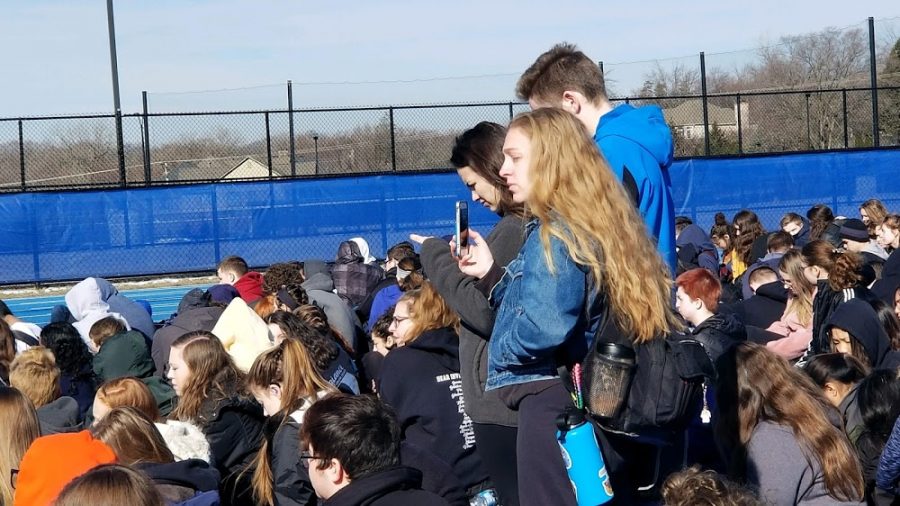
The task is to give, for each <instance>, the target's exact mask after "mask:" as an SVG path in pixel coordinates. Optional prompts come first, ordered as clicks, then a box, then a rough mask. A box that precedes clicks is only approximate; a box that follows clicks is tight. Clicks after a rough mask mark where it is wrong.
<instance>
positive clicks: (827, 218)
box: [806, 204, 841, 248]
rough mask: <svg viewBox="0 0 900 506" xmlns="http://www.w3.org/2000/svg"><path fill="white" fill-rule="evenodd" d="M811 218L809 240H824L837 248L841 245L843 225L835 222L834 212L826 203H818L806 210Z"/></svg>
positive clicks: (807, 216)
mask: <svg viewBox="0 0 900 506" xmlns="http://www.w3.org/2000/svg"><path fill="white" fill-rule="evenodd" d="M806 219H808V220H809V227H810V230H809V240H810V241H818V240H823V241H827V242H828V243H830V244H831V245H832V246H834V247H835V248H840V247H841V226H840V225H838V224H837V223H835V222H834V213H833V212H831V208H830V207H828V206H826V205H825V204H816V205H814V206H812V207H811V208H809V211H806Z"/></svg>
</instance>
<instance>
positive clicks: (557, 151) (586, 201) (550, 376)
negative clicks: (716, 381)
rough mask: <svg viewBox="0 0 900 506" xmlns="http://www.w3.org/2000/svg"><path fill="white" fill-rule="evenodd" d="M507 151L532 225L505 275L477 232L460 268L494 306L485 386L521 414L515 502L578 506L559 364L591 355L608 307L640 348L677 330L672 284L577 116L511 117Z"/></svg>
mask: <svg viewBox="0 0 900 506" xmlns="http://www.w3.org/2000/svg"><path fill="white" fill-rule="evenodd" d="M503 153H504V155H505V161H504V165H503V167H502V169H501V171H500V175H501V176H503V177H504V178H505V179H506V182H507V185H508V187H509V189H510V191H511V192H512V193H513V198H514V200H515V201H516V202H522V203H524V204H525V205H526V207H527V209H528V210H529V211H530V213H531V215H532V216H534V218H535V219H534V220H532V221H531V222H529V224H528V226H527V227H526V236H527V237H526V239H525V244H524V245H523V247H522V250H521V251H520V252H519V255H518V257H517V258H516V259H515V260H513V261H512V262H510V264H509V265H507V267H506V269H505V270H501V269H500V268H499V267H498V266H496V265H495V264H494V261H493V257H492V255H491V253H490V250H489V249H488V248H486V247H484V240H483V238H482V237H481V235H480V234H478V233H477V232H474V231H470V236H471V238H472V240H473V242H474V244H472V245H471V246H470V248H469V252H468V253H467V254H466V255H463V257H461V258H460V259H459V266H460V269H461V270H462V271H463V272H464V273H466V274H469V275H471V276H475V277H477V278H480V279H481V281H480V282H479V284H480V286H482V287H483V288H484V290H485V293H487V294H489V295H490V298H491V303H492V304H493V305H494V307H498V308H499V309H498V310H497V317H496V321H495V323H494V329H493V332H492V334H491V340H490V345H489V355H488V374H487V381H486V388H487V389H489V390H498V393H499V395H500V397H501V399H503V400H504V401H505V402H506V403H507V405H509V406H510V407H512V408H514V409H517V410H518V413H519V417H518V420H519V436H518V444H517V447H518V448H517V449H518V458H517V461H518V462H517V464H518V469H519V498H520V500H522V501H523V502H524V501H529V503H530V504H540V503H542V501H543V503H544V504H550V503H553V504H574V503H575V497H574V494H573V493H572V490H571V487H570V485H569V480H568V477H567V476H566V472H565V467H564V465H563V462H562V458H561V456H560V453H559V448H558V444H557V442H556V438H555V437H554V435H555V431H556V425H555V419H556V416H557V415H559V414H560V413H561V412H563V411H564V410H565V409H566V407H567V406H568V405H569V404H570V403H571V401H570V399H569V395H568V393H567V391H566V389H565V387H564V385H563V383H562V381H561V380H560V378H559V375H558V372H557V371H558V368H559V366H560V365H565V364H566V363H568V364H572V363H576V362H579V361H581V360H582V359H583V358H584V356H585V354H586V352H587V348H588V344H589V343H590V342H591V340H592V338H593V332H592V330H593V329H591V328H590V327H591V324H590V323H591V318H590V316H589V315H588V314H586V313H587V311H585V308H588V307H601V309H608V310H609V314H610V315H611V317H612V318H613V319H614V321H615V322H616V323H617V324H618V325H619V327H620V328H621V329H622V331H623V333H624V334H625V335H629V336H632V338H633V340H634V342H635V343H642V342H647V341H650V340H652V339H656V338H659V337H661V336H664V335H667V334H668V333H669V332H670V331H671V330H672V329H673V328H677V327H678V326H679V324H678V322H677V320H676V317H675V316H674V313H673V311H672V309H671V294H672V280H671V278H670V273H669V271H668V268H667V266H666V264H665V262H664V261H663V259H662V258H661V257H660V255H659V253H658V252H657V248H656V246H655V245H654V244H653V242H652V240H651V239H650V236H649V234H648V231H647V229H646V227H645V226H644V222H643V220H642V219H641V217H640V215H639V214H638V211H637V210H636V209H635V207H634V204H633V203H632V201H631V200H630V199H629V197H628V195H627V194H626V192H625V189H624V188H623V186H622V184H621V183H620V182H619V180H618V179H617V178H616V176H615V174H613V172H612V171H611V170H610V168H609V166H608V165H607V163H606V162H605V161H604V159H603V157H601V156H600V152H599V151H598V150H597V146H596V144H595V143H594V140H593V139H592V138H591V137H590V135H589V134H588V132H587V130H586V129H585V128H584V126H583V125H582V124H581V123H580V122H579V121H578V120H577V119H576V118H575V117H574V116H572V115H571V114H569V113H567V112H565V111H562V110H558V109H538V110H536V111H533V112H529V113H525V114H522V115H520V116H518V117H516V118H515V119H514V120H513V121H512V123H511V124H510V126H509V131H508V133H507V135H506V141H505V142H504V145H503ZM614 486H615V485H614ZM623 492H624V490H623ZM618 493H619V492H617V494H618ZM526 498H527V499H526Z"/></svg>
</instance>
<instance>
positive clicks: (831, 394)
mask: <svg viewBox="0 0 900 506" xmlns="http://www.w3.org/2000/svg"><path fill="white" fill-rule="evenodd" d="M823 390H824V391H825V397H828V398H831V399H837V397H838V391H837V389H836V388H834V383H832V382H831V381H827V382H825V386H824V387H823Z"/></svg>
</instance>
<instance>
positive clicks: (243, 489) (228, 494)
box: [167, 330, 264, 504]
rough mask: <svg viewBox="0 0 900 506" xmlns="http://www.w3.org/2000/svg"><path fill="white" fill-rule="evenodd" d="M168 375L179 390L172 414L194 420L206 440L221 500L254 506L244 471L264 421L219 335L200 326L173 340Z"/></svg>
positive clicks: (225, 502)
mask: <svg viewBox="0 0 900 506" xmlns="http://www.w3.org/2000/svg"><path fill="white" fill-rule="evenodd" d="M167 377H168V378H169V380H170V381H171V382H172V387H174V388H175V393H176V394H178V407H177V408H175V411H173V412H172V417H173V418H175V419H176V420H180V421H186V422H192V423H194V424H196V425H197V426H199V427H200V430H202V431H203V433H204V434H205V435H206V438H207V439H208V440H209V447H210V453H211V454H212V461H213V462H214V463H215V466H216V468H217V469H218V470H219V472H220V473H221V475H222V501H223V504H253V502H252V499H251V497H250V495H251V494H250V492H249V491H250V484H249V475H247V474H246V473H245V471H246V468H247V467H248V466H249V465H250V464H251V463H252V461H253V457H254V456H255V455H256V452H257V451H258V450H259V447H260V445H261V443H262V433H263V422H264V419H263V411H262V407H261V406H260V405H259V403H257V402H256V401H255V400H254V399H252V398H250V397H248V396H247V395H246V394H245V392H244V385H245V383H244V378H245V377H244V374H243V373H242V372H241V371H240V369H238V368H237V366H235V365H234V361H233V360H232V358H231V356H230V355H229V354H228V352H227V351H225V348H224V347H223V346H222V343H221V342H220V341H219V338H218V337H216V336H215V334H213V333H211V332H206V331H203V330H201V331H196V332H189V333H187V334H185V335H183V336H181V337H179V338H178V339H177V340H175V342H174V343H172V349H171V350H170V352H169V372H168V374H167Z"/></svg>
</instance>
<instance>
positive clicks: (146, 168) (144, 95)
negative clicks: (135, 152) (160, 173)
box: [141, 91, 153, 186]
mask: <svg viewBox="0 0 900 506" xmlns="http://www.w3.org/2000/svg"><path fill="white" fill-rule="evenodd" d="M141 100H142V101H143V103H144V184H146V185H147V186H150V183H151V180H152V179H153V174H152V173H151V172H150V167H151V165H150V122H149V121H148V120H149V119H150V115H149V110H148V108H147V92H146V91H142V92H141Z"/></svg>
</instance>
